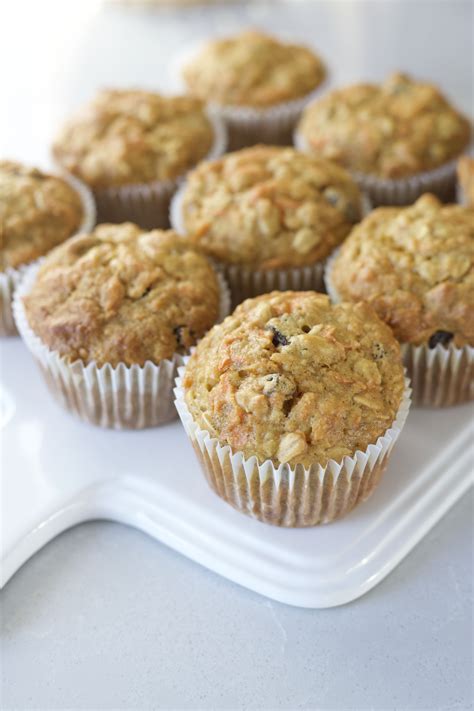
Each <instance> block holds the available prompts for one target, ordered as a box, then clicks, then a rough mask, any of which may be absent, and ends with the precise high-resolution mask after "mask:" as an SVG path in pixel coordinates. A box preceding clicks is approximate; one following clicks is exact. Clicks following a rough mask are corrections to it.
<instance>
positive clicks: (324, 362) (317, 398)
mask: <svg viewBox="0 0 474 711" xmlns="http://www.w3.org/2000/svg"><path fill="white" fill-rule="evenodd" d="M181 387H182V400H183V403H184V406H185V409H186V410H187V412H188V415H189V417H190V418H191V419H192V421H193V423H194V425H193V427H190V426H189V423H188V426H187V429H188V431H191V432H192V431H193V428H194V435H193V436H194V437H195V438H196V428H198V429H200V430H203V431H204V430H205V431H206V432H207V433H208V436H210V437H211V438H213V439H215V440H216V442H217V443H218V445H219V447H221V448H222V447H225V446H226V445H228V446H229V447H230V448H231V451H232V453H233V454H235V453H237V452H239V453H241V455H242V458H243V459H244V460H247V461H248V460H249V458H250V457H256V459H257V462H258V465H259V468H260V469H262V468H263V467H266V470H267V476H266V477H265V479H266V481H267V488H270V489H271V488H272V486H274V487H276V489H277V492H276V493H275V496H274V498H273V500H272V501H271V502H268V501H267V502H266V501H265V498H264V497H265V484H264V485H263V487H262V489H263V491H262V490H261V488H260V484H259V483H258V482H257V481H255V482H254V483H253V484H252V483H251V484H250V487H249V488H248V489H246V484H245V475H244V476H242V471H241V470H239V467H237V470H236V471H235V472H233V473H232V474H229V472H228V471H227V469H226V467H225V462H223V463H222V469H221V470H220V471H219V469H218V468H215V467H214V466H213V465H214V464H215V460H212V462H209V461H208V460H206V458H205V457H204V458H203V464H204V469H205V471H206V473H207V475H208V478H209V481H210V483H211V485H212V486H213V487H214V488H215V489H216V490H217V491H218V493H220V495H221V496H223V497H224V498H226V499H227V500H228V501H229V502H230V503H232V504H233V505H234V506H236V507H242V508H243V510H245V511H246V513H251V514H252V515H254V516H257V517H258V518H262V519H263V520H266V521H269V522H270V523H278V524H283V525H312V524H315V523H319V522H322V521H327V520H331V519H332V518H336V517H338V516H340V515H343V514H344V513H347V511H349V510H350V509H351V508H352V507H353V506H354V505H355V504H356V503H357V501H358V500H359V499H363V498H365V497H366V496H367V495H368V494H369V493H370V492H371V491H372V489H373V487H374V486H375V484H376V482H377V481H378V480H379V478H380V475H381V473H382V471H383V469H384V468H385V465H386V462H387V459H386V457H384V456H382V457H381V458H379V459H378V460H377V461H376V463H375V465H374V468H373V469H372V470H371V471H369V470H367V471H365V472H363V473H362V474H361V472H357V473H356V472H354V479H352V477H351V473H350V472H352V469H351V466H350V463H349V462H348V461H347V460H346V459H345V458H353V457H354V456H355V454H356V452H358V451H360V452H364V451H365V450H366V449H367V447H368V446H369V445H375V444H376V443H377V441H378V440H379V438H380V437H383V436H384V435H385V433H386V432H387V430H388V429H389V428H390V427H392V424H393V422H394V420H396V418H397V413H398V412H399V409H400V406H401V403H402V400H403V398H404V390H405V385H404V374H403V366H402V362H401V355H400V347H399V345H398V343H397V341H396V339H395V338H394V336H393V334H392V333H391V331H390V329H389V328H388V327H387V326H386V325H385V324H384V323H383V322H382V321H381V320H380V319H379V318H378V317H377V316H376V314H375V312H374V311H373V310H372V308H371V307H369V306H368V305H366V304H363V303H361V304H356V305H352V304H340V305H335V306H333V305H331V303H330V301H329V298H328V297H327V296H325V295H322V294H317V293H316V292H290V291H288V292H272V293H271V294H265V295H263V296H260V297H258V298H255V299H249V300H247V301H245V302H244V303H242V304H241V305H240V306H239V307H238V308H237V309H236V310H235V311H234V313H233V314H232V315H231V316H229V317H228V318H226V319H225V321H224V322H223V323H222V324H220V325H219V326H215V327H214V328H213V329H212V330H211V331H210V332H209V333H208V334H207V335H206V336H205V337H204V338H203V340H202V341H201V342H200V343H199V345H198V346H197V348H196V350H195V352H194V353H193V355H192V356H191V358H190V359H189V362H188V364H187V366H186V370H185V372H184V376H183V378H182V382H181ZM179 398H180V394H179V390H178V399H179ZM181 411H182V407H181ZM185 419H186V418H185ZM196 451H199V447H198V449H197V450H196ZM208 451H209V452H210V451H211V450H210V449H209V447H208ZM329 462H332V464H331V465H329ZM336 463H339V464H340V465H341V466H342V465H343V466H344V467H347V468H345V469H344V471H343V472H342V471H341V473H340V474H339V477H338V476H337V475H336V471H335V469H334V467H335V464H336ZM281 465H289V467H290V468H291V469H295V471H296V474H297V479H298V477H299V479H298V481H296V480H295V484H294V486H295V487H296V491H293V492H291V491H288V488H287V487H288V479H287V478H286V479H285V477H284V476H283V474H284V473H287V472H288V467H286V468H285V467H284V469H283V470H282V469H281ZM278 468H280V469H279V472H280V475H281V482H282V484H281V486H280V485H279V484H278V478H276V477H275V472H276V470H278ZM305 469H306V478H305V475H304V470H305ZM356 469H357V468H356ZM255 470H257V471H258V469H257V466H256V465H255V467H254V471H255ZM270 471H271V472H272V475H270V473H269V472H270ZM324 471H326V475H324V476H323V477H322V479H321V473H322V472H324ZM308 473H309V476H308ZM333 475H334V476H333ZM255 476H256V477H257V478H258V474H257V473H256V474H255ZM269 477H270V478H273V479H274V480H273V481H272V483H270V482H269V481H268V478H269ZM366 477H368V478H369V479H370V483H369V479H367V480H366ZM356 480H357V483H356ZM260 483H261V482H260ZM303 484H304V485H303ZM352 487H354V488H352ZM321 491H324V494H323V496H322V497H321ZM267 493H269V494H270V495H271V491H270V492H267ZM335 502H337V503H335ZM334 507H335V508H334Z"/></svg>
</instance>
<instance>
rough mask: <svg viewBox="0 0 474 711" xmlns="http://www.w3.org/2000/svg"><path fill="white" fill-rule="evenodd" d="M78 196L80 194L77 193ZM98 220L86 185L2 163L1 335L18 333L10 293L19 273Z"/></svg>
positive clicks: (0, 218)
mask: <svg viewBox="0 0 474 711" xmlns="http://www.w3.org/2000/svg"><path fill="white" fill-rule="evenodd" d="M79 191H80V192H79ZM93 220H94V215H93V204H92V198H91V196H90V195H88V194H87V191H85V190H84V187H83V186H80V185H75V186H74V187H73V185H72V184H70V183H69V182H67V181H66V180H64V179H62V178H60V177H58V176H54V175H49V174H48V173H44V172H42V171H40V170H38V169H36V168H31V167H27V166H24V165H22V164H20V163H17V162H14V161H7V160H4V161H0V298H1V318H0V333H1V334H2V335H6V334H9V333H14V332H15V329H14V324H13V318H12V313H11V298H12V291H13V289H14V286H15V284H16V283H17V281H18V279H19V277H20V273H21V268H22V267H23V266H24V265H26V264H29V263H30V262H33V261H34V260H35V259H38V257H41V256H43V255H44V254H46V253H47V252H49V250H51V249H52V248H53V247H55V246H56V245H58V244H60V243H61V242H64V240H66V239H67V238H68V237H71V235H73V234H75V233H77V232H78V231H79V230H80V229H83V228H85V227H87V228H92V225H93Z"/></svg>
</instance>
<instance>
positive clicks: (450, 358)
mask: <svg viewBox="0 0 474 711" xmlns="http://www.w3.org/2000/svg"><path fill="white" fill-rule="evenodd" d="M338 252H339V250H337V251H336V252H335V253H334V254H333V255H331V257H330V258H329V259H328V261H327V262H326V268H325V272H324V282H325V285H326V291H327V293H328V294H329V297H330V298H331V301H333V302H334V303H338V302H339V301H341V298H340V296H339V294H338V291H337V289H336V287H335V286H334V283H333V281H332V279H331V270H332V268H333V265H334V260H335V259H336V257H337V255H338ZM401 349H402V355H403V363H404V365H405V367H406V369H407V373H408V376H409V378H410V380H411V386H412V389H413V395H412V400H413V404H414V405H417V406H421V407H423V406H424V407H449V406H451V405H459V404H461V403H463V402H469V401H470V400H474V348H473V347H472V346H463V347H462V348H457V347H456V346H453V345H448V346H447V347H446V346H442V345H441V344H438V345H437V346H435V347H434V348H429V346H428V345H420V346H415V345H413V344H411V343H402V344H401Z"/></svg>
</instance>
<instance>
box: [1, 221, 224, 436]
mask: <svg viewBox="0 0 474 711" xmlns="http://www.w3.org/2000/svg"><path fill="white" fill-rule="evenodd" d="M25 281H26V279H25ZM220 301H221V293H220V283H219V280H218V278H217V276H216V273H215V272H214V270H213V268H212V267H211V265H210V264H209V262H208V261H207V259H206V258H205V257H204V256H203V255H201V254H199V253H198V252H196V251H195V250H194V249H193V248H192V247H191V246H190V245H189V244H188V243H187V242H186V241H185V240H183V239H180V238H179V236H178V235H176V234H175V233H174V232H172V231H167V232H165V231H160V230H154V231H152V232H143V231H142V230H140V228H138V227H137V226H136V225H133V224H131V223H125V224H122V225H99V226H98V227H97V228H96V229H95V230H94V231H93V232H92V233H90V234H87V235H80V236H78V237H76V238H73V239H71V240H68V241H67V242H65V243H64V244H63V245H61V246H60V247H58V248H57V249H55V250H54V251H53V252H51V253H50V254H49V255H48V257H46V259H45V260H44V262H43V264H42V265H41V267H40V268H39V270H38V271H37V272H35V273H33V274H32V276H31V279H30V283H29V284H27V286H26V287H25V288H24V289H23V290H22V293H19V295H18V297H17V300H16V304H15V307H16V310H17V313H16V317H17V322H18V326H19V330H20V333H21V335H22V336H23V337H24V339H25V341H26V343H27V345H28V346H29V347H30V348H31V350H32V351H33V354H34V355H35V356H36V357H37V359H38V360H39V361H40V363H41V365H42V366H43V367H44V369H45V370H46V373H47V375H49V376H51V377H50V378H49V380H50V381H51V382H52V387H53V390H54V391H55V394H56V395H57V396H59V398H60V399H61V398H62V399H63V400H64V398H65V399H66V403H65V404H66V405H67V406H68V407H69V408H70V409H73V410H74V409H75V410H76V411H77V410H79V414H80V415H81V416H83V417H84V418H85V419H88V420H89V421H95V422H98V423H99V424H111V425H112V426H122V425H123V424H124V423H125V424H126V425H127V426H144V425H148V424H156V422H154V421H150V418H148V419H147V420H146V422H144V423H143V424H142V425H140V424H137V422H136V420H138V419H139V418H140V417H142V415H143V413H142V411H141V408H142V406H143V402H142V399H143V398H145V397H147V398H149V399H150V401H151V402H150V403H148V405H149V406H150V407H154V408H155V409H156V408H157V407H158V403H159V402H160V401H162V402H163V404H164V407H165V410H166V414H167V415H168V414H169V411H171V412H172V409H171V405H172V397H171V388H172V384H173V378H172V375H174V372H175V370H176V367H177V365H178V364H179V363H180V362H181V360H180V357H177V356H179V354H184V353H186V352H187V351H188V350H189V348H190V347H191V346H192V345H194V344H195V343H196V341H197V340H198V339H199V338H201V337H202V336H203V335H204V333H205V332H206V331H207V330H208V329H209V328H210V327H211V326H212V325H213V324H214V323H215V322H216V321H217V320H218V317H219V313H220ZM58 374H60V377H61V380H62V381H64V382H62V384H61V383H58V382H56V381H55V379H54V376H57V375H58ZM86 376H87V377H86ZM148 376H150V378H148ZM147 378H148V379H149V380H150V383H147ZM160 378H161V380H160ZM163 378H164V380H163ZM155 381H156V382H155ZM50 384H51V383H50ZM165 386H166V387H165ZM113 391H115V394H114V392H113ZM104 392H105V393H106V394H108V396H110V398H116V400H117V402H115V409H116V411H114V413H113V414H112V415H110V413H107V412H106V413H104V409H107V403H106V402H105V400H104ZM130 393H131V396H133V402H132V401H130V402H129V401H128V399H129V397H130ZM127 398H128V399H127ZM153 398H156V403H153ZM102 400H104V402H102ZM76 401H77V402H76ZM91 403H92V405H91ZM109 415H110V417H111V418H112V420H111V421H109V420H107V417H108V416H109ZM159 415H160V413H159V412H158V413H156V412H155V417H158V416H159ZM150 417H151V415H150ZM100 418H103V419H104V420H107V421H105V422H101V421H100ZM113 418H115V419H113Z"/></svg>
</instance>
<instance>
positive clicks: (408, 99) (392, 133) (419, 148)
mask: <svg viewBox="0 0 474 711" xmlns="http://www.w3.org/2000/svg"><path fill="white" fill-rule="evenodd" d="M469 139H470V124H469V121H468V120H467V119H466V118H465V117H464V116H462V115H461V114H460V113H459V112H458V111H457V110H456V109H455V108H454V107H453V106H451V104H450V103H449V102H448V101H447V99H446V98H445V97H444V96H443V95H442V94H441V93H440V91H439V90H438V89H437V87H436V86H434V85H432V84H427V83H423V82H419V81H415V80H414V79H412V78H411V77H409V76H407V75H405V74H393V75H392V76H390V77H388V79H386V80H385V81H384V82H383V83H382V84H381V85H377V84H357V85H353V86H349V87H346V88H343V89H339V90H336V91H332V92H330V93H329V94H327V95H326V96H324V97H323V98H321V99H319V100H317V101H315V102H314V103H313V104H311V105H310V106H308V107H307V108H306V110H305V112H304V114H303V116H302V119H301V121H300V124H299V126H298V129H297V143H298V144H299V145H300V146H302V145H304V146H305V148H306V149H307V150H308V151H310V152H311V153H314V154H315V155H319V156H323V157H325V158H328V159H330V160H334V161H336V162H338V163H340V164H341V165H343V166H344V167H345V168H347V169H348V170H350V171H351V172H353V173H354V174H356V175H357V176H358V177H359V178H360V179H361V181H362V184H363V185H364V186H365V185H366V184H367V181H364V178H367V180H369V179H372V182H373V185H372V187H373V191H374V192H375V188H376V187H377V186H378V187H379V188H380V191H381V189H382V187H383V185H384V183H383V181H385V183H386V182H387V181H389V182H390V181H391V182H392V183H393V182H394V181H395V183H396V185H395V186H393V185H392V192H393V198H394V201H395V202H398V199H400V200H401V201H402V202H403V199H404V198H405V196H406V198H407V200H408V201H409V200H410V198H413V199H414V198H415V197H416V196H415V195H413V194H412V193H413V190H414V189H415V188H416V187H418V194H419V192H420V191H424V190H425V189H426V185H425V184H424V183H422V184H420V185H418V186H417V185H416V184H414V183H413V179H414V178H416V177H418V176H423V175H425V176H426V174H427V173H431V171H433V170H435V169H439V168H440V167H442V166H446V165H447V164H449V163H450V162H451V161H453V159H455V158H456V157H457V156H458V155H459V154H460V153H462V151H463V150H464V149H465V148H466V146H467V145H468V143H469ZM431 177H433V175H432V176H431ZM453 177H454V173H453V171H451V183H452V180H453ZM408 179H412V183H407V182H406V181H407V180H408ZM374 181H375V182H374ZM400 181H405V182H400ZM403 186H405V188H406V191H405V193H404V192H403V190H401V188H402V187H403ZM396 187H398V191H397V190H395V188H396ZM428 187H429V186H428ZM434 187H436V184H435V185H434ZM410 188H411V192H409V190H410ZM380 191H379V192H380ZM387 194H388V193H387ZM373 197H374V199H375V198H376V197H377V194H376V192H375V195H374V196H373ZM388 197H389V198H390V194H388Z"/></svg>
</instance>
